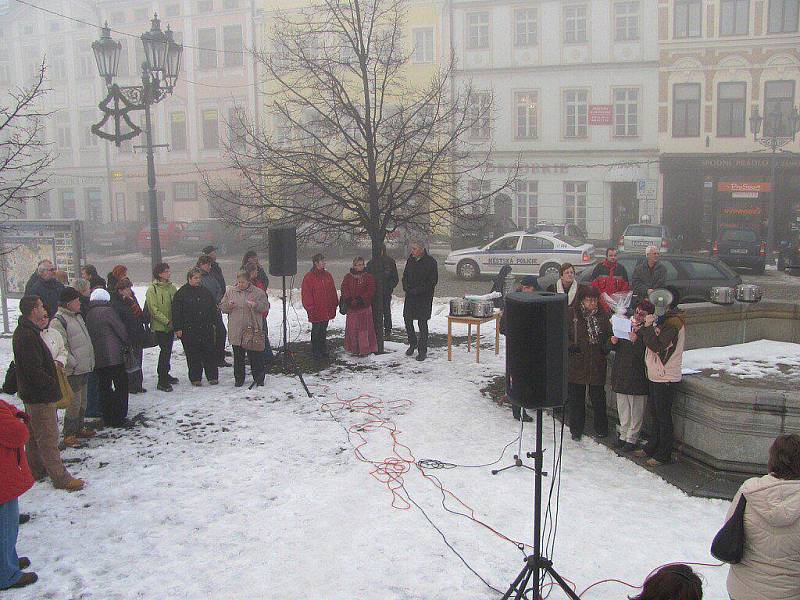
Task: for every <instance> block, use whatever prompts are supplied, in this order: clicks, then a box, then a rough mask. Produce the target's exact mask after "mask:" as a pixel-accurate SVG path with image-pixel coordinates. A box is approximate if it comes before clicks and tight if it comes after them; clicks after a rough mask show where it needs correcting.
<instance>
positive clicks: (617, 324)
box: [611, 315, 631, 340]
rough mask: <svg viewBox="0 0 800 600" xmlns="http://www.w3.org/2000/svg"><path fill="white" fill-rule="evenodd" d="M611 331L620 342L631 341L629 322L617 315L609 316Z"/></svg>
mask: <svg viewBox="0 0 800 600" xmlns="http://www.w3.org/2000/svg"><path fill="white" fill-rule="evenodd" d="M611 330H612V331H613V333H614V336H615V337H618V338H619V339H621V340H629V339H631V320H630V319H626V318H625V317H620V316H619V315H612V316H611Z"/></svg>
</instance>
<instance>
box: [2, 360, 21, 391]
mask: <svg viewBox="0 0 800 600" xmlns="http://www.w3.org/2000/svg"><path fill="white" fill-rule="evenodd" d="M2 389H3V393H5V394H16V393H17V365H15V364H14V361H13V360H12V361H11V364H10V365H8V370H7V371H6V378H5V381H3V388H2Z"/></svg>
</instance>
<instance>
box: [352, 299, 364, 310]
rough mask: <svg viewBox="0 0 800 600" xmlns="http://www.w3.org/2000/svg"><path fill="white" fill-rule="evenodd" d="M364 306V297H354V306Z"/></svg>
mask: <svg viewBox="0 0 800 600" xmlns="http://www.w3.org/2000/svg"><path fill="white" fill-rule="evenodd" d="M363 306H364V299H363V298H353V308H362V307H363Z"/></svg>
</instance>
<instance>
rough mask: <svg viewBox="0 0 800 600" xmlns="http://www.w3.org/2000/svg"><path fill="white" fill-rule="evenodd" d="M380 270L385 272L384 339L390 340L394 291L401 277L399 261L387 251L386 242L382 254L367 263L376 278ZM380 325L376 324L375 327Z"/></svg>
mask: <svg viewBox="0 0 800 600" xmlns="http://www.w3.org/2000/svg"><path fill="white" fill-rule="evenodd" d="M378 271H381V272H382V274H383V339H385V340H388V339H389V338H390V337H391V335H392V292H393V291H394V288H396V287H397V284H398V283H399V282H400V277H399V276H398V275H397V263H396V262H395V260H394V259H393V258H392V257H391V256H389V254H388V253H387V252H386V244H382V245H381V254H380V256H379V257H378V258H373V259H372V260H370V261H369V262H368V263H367V273H370V274H371V275H372V276H373V277H376V280H377V273H378ZM377 297H378V295H377V294H375V296H373V298H374V300H373V302H375V300H377ZM378 326H379V324H376V326H375V327H376V328H377V327H378ZM376 333H377V332H376Z"/></svg>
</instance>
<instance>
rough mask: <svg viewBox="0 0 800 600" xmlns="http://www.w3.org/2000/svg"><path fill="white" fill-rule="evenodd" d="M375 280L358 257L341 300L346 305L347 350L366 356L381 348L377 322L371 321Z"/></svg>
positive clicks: (345, 280)
mask: <svg viewBox="0 0 800 600" xmlns="http://www.w3.org/2000/svg"><path fill="white" fill-rule="evenodd" d="M374 294H375V279H374V278H373V277H372V275H370V274H369V273H367V272H366V271H365V270H364V259H363V258H361V257H360V256H356V258H355V259H354V260H353V268H352V269H350V272H349V273H348V274H347V275H345V276H344V280H343V281H342V301H343V302H344V303H345V305H346V306H347V321H346V324H345V328H344V349H345V350H346V351H347V352H350V353H351V354H356V355H358V356H366V355H367V354H371V353H372V352H377V351H378V340H377V339H376V337H375V323H373V321H372V296H373V295H374Z"/></svg>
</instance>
